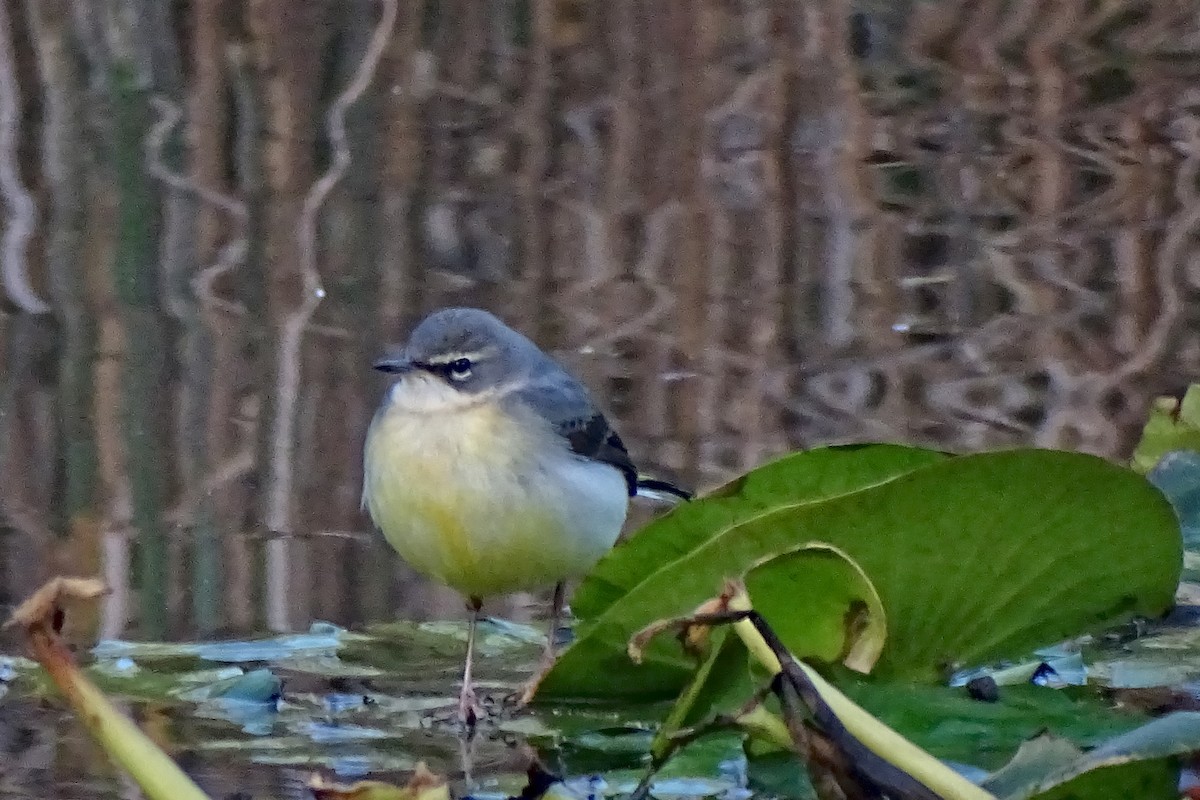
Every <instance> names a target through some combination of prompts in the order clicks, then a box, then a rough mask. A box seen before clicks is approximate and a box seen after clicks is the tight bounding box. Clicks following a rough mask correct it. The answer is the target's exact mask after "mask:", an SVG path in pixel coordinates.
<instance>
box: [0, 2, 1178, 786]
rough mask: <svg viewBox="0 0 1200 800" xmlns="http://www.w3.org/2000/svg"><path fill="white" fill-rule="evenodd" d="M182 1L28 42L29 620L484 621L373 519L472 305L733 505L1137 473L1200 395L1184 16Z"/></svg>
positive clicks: (1072, 9)
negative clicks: (63, 608) (396, 390)
mask: <svg viewBox="0 0 1200 800" xmlns="http://www.w3.org/2000/svg"><path fill="white" fill-rule="evenodd" d="M150 5H151V6H154V9H157V10H153V9H152V12H153V13H151V12H147V14H146V15H145V16H144V18H142V17H139V16H138V15H137V14H133V13H130V14H124V15H122V14H112V15H105V14H100V13H97V12H96V11H95V9H92V7H91V5H90V4H86V3H83V4H71V3H68V2H49V1H47V2H28V3H25V4H7V5H6V6H5V9H6V10H5V12H4V13H5V16H6V17H7V19H6V20H5V21H4V24H3V25H0V134H4V135H0V173H2V174H0V195H3V199H4V201H5V202H4V208H5V211H6V214H7V216H6V224H7V228H6V235H5V247H4V251H3V254H2V258H0V261H2V262H3V263H2V264H0V266H2V267H3V269H2V271H0V278H2V282H3V289H4V291H5V297H6V298H7V300H8V302H9V303H11V304H12V305H11V306H10V308H9V311H8V312H6V313H5V314H4V316H3V317H2V318H0V353H2V357H3V369H2V372H0V428H2V430H0V509H2V511H3V517H2V520H0V523H2V526H3V527H0V576H2V577H0V613H3V612H4V609H5V608H7V606H8V605H9V604H11V603H12V602H13V601H14V600H16V599H17V598H19V597H21V596H23V595H25V594H26V593H28V592H29V591H30V590H31V589H32V588H34V587H35V586H36V585H37V584H38V583H39V582H40V581H41V580H42V579H43V578H44V577H45V576H47V575H49V574H52V573H55V572H71V573H97V574H102V575H104V576H105V577H106V579H107V580H108V581H109V582H110V584H111V585H112V586H113V587H114V588H115V590H116V591H115V592H114V594H113V595H112V596H111V598H110V599H109V600H108V601H107V603H106V604H105V605H104V606H103V608H102V609H101V610H100V611H99V612H98V613H97V616H96V618H95V619H93V620H89V621H84V622H83V623H82V624H81V626H80V627H81V628H82V630H81V632H80V640H81V641H86V640H89V639H90V638H94V637H95V635H96V634H101V635H104V636H118V635H120V636H124V637H136V636H141V637H153V638H181V637H194V636H218V635H239V634H244V633H247V632H250V631H257V630H264V629H271V630H295V629H303V628H306V627H307V626H308V624H309V622H310V621H311V620H313V619H324V620H329V621H332V622H335V623H339V624H343V625H358V624H362V623H364V622H367V621H371V620H380V619H388V618H392V617H395V616H397V615H399V616H407V617H418V618H423V617H442V616H454V615H458V614H459V613H460V601H459V599H458V598H457V597H455V596H454V595H453V594H452V593H450V592H449V591H446V590H442V589H440V588H438V587H432V586H429V585H428V584H426V583H424V582H423V581H421V580H420V579H419V578H417V577H415V576H414V575H413V574H412V573H411V572H410V571H409V570H407V569H406V568H405V567H404V566H403V565H401V564H400V563H398V560H397V559H396V557H395V556H394V554H393V553H392V552H391V551H390V550H389V549H388V548H387V547H386V546H385V545H383V544H382V542H381V541H380V540H379V539H378V537H376V536H375V535H373V534H372V533H371V532H370V531H369V530H368V527H367V520H366V518H365V516H364V515H363V514H362V513H361V512H360V510H359V507H358V504H359V491H360V484H359V479H360V472H361V467H360V447H361V442H362V439H363V435H364V431H365V427H366V424H367V422H368V420H369V418H370V415H371V413H372V410H373V406H374V404H375V400H376V397H377V395H378V393H379V391H380V390H381V389H382V384H381V383H380V378H379V377H378V376H376V375H374V374H373V373H371V371H370V370H369V369H368V365H369V363H370V361H371V359H372V358H373V357H374V356H375V355H376V353H377V352H378V351H379V349H380V347H381V346H382V345H383V344H384V343H386V342H389V341H396V340H398V339H400V338H402V336H403V334H404V332H405V331H406V330H407V329H408V327H409V326H410V325H411V324H412V323H413V322H414V321H415V320H417V319H419V318H420V317H421V316H423V315H424V314H425V313H427V312H428V311H429V310H431V309H433V308H436V307H440V306H445V305H449V304H472V305H480V306H484V307H487V308H489V309H491V310H494V311H496V312H497V313H499V314H500V315H501V316H502V317H504V318H505V319H506V320H507V321H508V322H509V323H510V324H512V325H514V326H515V327H518V328H519V329H521V330H523V331H524V332H526V333H527V334H529V335H530V336H531V337H533V338H534V339H536V340H537V341H538V342H539V343H541V344H543V345H544V346H546V347H547V349H550V350H552V351H553V352H554V354H555V355H556V356H558V357H559V358H561V359H562V360H563V361H564V362H566V363H567V364H569V365H570V366H571V367H573V368H574V369H575V370H576V371H577V372H578V373H579V374H580V376H581V377H582V378H583V379H584V380H585V381H586V382H587V383H588V384H589V385H590V386H591V387H592V389H593V390H594V391H595V393H596V394H597V396H598V397H600V398H604V399H605V400H606V401H607V403H608V405H609V407H610V409H611V411H612V412H613V417H614V420H615V423H616V425H617V427H618V428H619V430H620V431H621V432H622V434H623V436H624V438H625V440H626V442H627V443H628V444H629V445H630V449H631V450H632V452H633V454H634V456H635V457H636V459H637V460H639V461H640V462H641V463H642V464H643V465H644V466H645V467H647V468H650V469H654V470H659V471H662V472H664V473H666V474H667V475H669V476H672V477H676V478H678V479H680V480H682V481H684V482H686V483H692V484H695V485H699V486H705V485H711V484H713V483H715V482H716V481H719V480H721V479H723V478H725V477H727V476H729V475H730V474H733V473H735V472H737V471H740V470H744V469H746V468H748V467H750V466H752V465H754V464H757V463H759V462H761V461H762V460H763V459H765V458H768V457H770V456H771V455H772V454H774V453H779V452H782V451H784V450H787V449H790V448H795V447H800V446H810V445H814V444H818V443H823V442H833V441H854V440H897V441H906V442H917V443H923V444H930V445H935V446H939V447H944V448H948V449H952V450H975V449H980V448H992V447H1001V446H1009V445H1015V444H1021V443H1033V444H1037V445H1042V446H1062V447H1069V448H1076V449H1083V450H1087V451H1091V452H1095V453H1099V454H1102V455H1106V456H1111V457H1120V456H1123V455H1125V454H1126V453H1127V452H1128V451H1129V449H1130V447H1131V443H1132V441H1133V437H1134V435H1135V434H1136V431H1137V428H1138V425H1139V422H1140V420H1141V418H1142V417H1143V415H1144V412H1145V409H1146V406H1147V404H1148V402H1149V400H1150V398H1151V397H1152V396H1154V395H1155V394H1156V393H1160V392H1163V391H1169V390H1175V389H1177V388H1179V387H1180V386H1182V385H1183V384H1184V383H1186V382H1187V381H1188V380H1189V379H1194V378H1195V377H1196V376H1197V375H1200V325H1198V324H1197V323H1198V322H1200V319H1198V318H1200V302H1197V300H1198V291H1200V270H1198V268H1197V264H1200V260H1198V258H1197V256H1198V246H1197V245H1198V234H1200V197H1198V195H1197V191H1198V184H1197V179H1196V176H1197V170H1198V168H1200V96H1197V95H1196V93H1195V90H1194V87H1195V85H1196V82H1197V79H1198V78H1200V74H1198V68H1197V60H1196V55H1197V50H1196V41H1198V40H1200V39H1198V37H1200V27H1198V26H1200V18H1198V17H1197V16H1196V14H1195V12H1194V10H1193V9H1191V8H1190V7H1189V6H1188V4H1186V3H1174V4H1173V3H1154V4H1149V5H1146V4H1141V3H1134V2H1123V0H1118V2H1112V3H1104V4H1091V5H1087V4H1084V5H1081V4H1078V3H1057V4H1056V3H1042V4H1039V3H1026V4H1022V5H1021V6H1020V9H1018V10H1015V11H1014V10H1013V9H1010V8H1009V5H1008V4H1004V3H983V4H975V5H971V4H966V5H963V4H949V5H947V4H944V3H943V4H908V3H891V4H889V3H873V2H845V1H844V0H823V1H822V2H817V3H809V4H807V5H805V6H804V8H803V9H799V8H797V9H796V10H792V9H787V10H784V9H782V8H781V9H775V8H773V7H770V6H769V4H762V3H755V2H749V3H739V4H716V5H712V4H708V5H705V4H701V6H703V9H704V10H702V11H701V10H697V9H698V8H699V7H697V8H696V9H694V8H692V7H691V6H688V5H687V4H683V5H679V6H674V5H672V6H671V7H670V8H661V9H660V8H658V7H654V8H651V7H650V6H648V5H646V4H643V3H639V2H636V1H634V0H628V1H626V0H622V1H621V2H617V3H614V4H600V5H594V4H579V3H571V2H557V1H556V2H551V3H533V4H527V3H521V2H503V1H502V2H492V3H475V2H429V3H399V4H396V3H392V2H375V0H356V1H355V2H353V3H349V4H329V3H307V4H300V5H295V4H293V3H291V0H279V2H263V3H253V4H248V5H246V7H245V8H239V9H238V10H237V11H236V14H237V15H238V16H239V19H240V21H239V22H238V24H236V25H233V24H232V23H231V24H229V25H227V24H226V23H225V22H222V19H223V11H222V9H224V6H223V5H222V4H220V3H210V2H201V0H195V1H194V2H186V3H176V4H174V5H173V6H171V7H170V8H169V9H168V8H167V6H165V5H164V6H162V7H161V8H159V7H158V6H157V5H155V4H150ZM710 5H711V6H712V7H709V6H710ZM381 9H382V11H383V14H384V16H382V17H381ZM224 10H225V11H228V10H229V9H224ZM391 11H396V12H397V13H398V18H397V19H396V21H395V23H394V26H392V27H391V29H388V30H385V29H384V28H382V27H380V25H379V23H380V20H381V19H384V20H386V19H387V17H386V14H388V13H391ZM230 13H234V12H230ZM172 15H175V16H174V17H172ZM133 19H138V25H136V26H132V27H130V25H131V23H130V20H133ZM373 42H374V44H373ZM379 44H382V45H383V47H382V49H381V50H380V49H378V47H376V45H379ZM318 54H319V55H320V56H321V57H319V58H318ZM375 58H377V63H376V62H373V61H372V59H375ZM365 67H370V68H372V69H370V70H368V72H369V73H370V74H366V73H365V72H363V70H364V68H365ZM5 74H10V75H11V78H12V80H7V79H5V77H4V76H5ZM359 75H361V76H363V77H367V78H370V80H369V82H367V83H365V84H363V83H362V82H361V81H356V76H359ZM356 83H357V84H358V86H357V88H358V89H361V94H360V95H359V96H358V97H357V98H356V101H355V102H354V103H353V104H351V105H350V106H349V107H348V110H347V112H346V116H345V120H344V122H345V144H346V146H347V148H348V149H347V150H346V153H347V154H349V156H350V160H349V161H348V162H346V163H344V164H343V163H342V162H340V161H339V160H338V159H337V158H336V153H337V152H338V147H339V143H340V142H341V139H340V137H339V136H338V135H336V130H335V129H334V128H331V127H328V126H327V123H326V119H325V116H324V115H325V113H326V111H327V110H328V109H330V108H331V107H334V106H335V105H337V103H336V100H337V97H338V96H339V95H340V94H342V93H343V92H349V94H347V95H346V97H345V98H343V99H354V98H351V97H350V95H351V94H353V92H351V90H352V89H354V88H355V85H356ZM18 164H19V166H20V168H19V169H13V168H12V167H13V165H18ZM343 167H344V171H342V172H338V171H337V170H340V169H342V168H343ZM330 169H334V170H335V171H334V172H327V170H330ZM322 175H330V176H332V177H333V178H336V179H337V180H336V182H335V183H334V184H333V185H332V190H331V191H329V193H328V194H323V193H322V192H323V191H324V190H323V189H320V188H319V187H320V184H319V179H320V178H321V176H322ZM318 286H319V287H321V289H322V291H323V296H322V297H318V295H317V294H316V293H315V291H314V290H315V288H316V287H318ZM43 304H44V305H45V306H46V307H48V308H50V309H51V312H52V313H50V314H39V313H36V312H39V311H42V310H43ZM17 307H19V308H23V309H25V311H27V312H31V313H24V312H20V313H19V312H17V311H15V310H14V309H15V308H17ZM491 608H492V609H493V610H495V611H499V612H503V613H509V612H513V613H516V614H517V615H518V616H520V615H523V614H527V613H528V612H527V610H525V599H521V598H518V599H517V600H515V601H510V603H509V604H508V605H503V604H499V605H494V606H492V607H491ZM53 731H54V733H53V734H52V735H47V734H46V731H44V730H43V731H40V732H39V733H37V735H36V736H32V739H31V738H30V737H29V736H27V735H26V734H23V733H21V732H20V731H17V732H16V733H14V734H13V735H14V736H16V737H17V739H18V740H20V741H22V742H26V744H25V745H21V744H6V745H5V746H4V747H0V751H5V752H7V753H9V754H10V755H9V756H8V758H9V760H10V761H11V760H12V758H11V754H12V753H13V752H18V751H19V752H21V753H23V754H24V755H21V756H20V758H19V759H18V760H19V761H21V762H22V763H26V764H28V763H33V762H35V761H37V759H38V758H39V756H35V755H29V754H30V753H33V752H34V751H38V747H39V746H40V745H38V742H55V741H58V734H59V733H60V729H59V727H58V723H57V722H55V723H54V726H53ZM39 752H40V751H39ZM81 780H83V779H82V778H81ZM28 785H29V786H33V785H34V784H28ZM81 791H82V790H81ZM84 793H85V794H86V792H84Z"/></svg>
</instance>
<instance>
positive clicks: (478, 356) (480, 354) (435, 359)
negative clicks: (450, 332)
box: [421, 347, 496, 365]
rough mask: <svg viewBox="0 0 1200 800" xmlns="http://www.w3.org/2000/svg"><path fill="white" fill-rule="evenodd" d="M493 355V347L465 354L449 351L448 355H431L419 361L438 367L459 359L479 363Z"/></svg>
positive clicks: (494, 349)
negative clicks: (437, 365)
mask: <svg viewBox="0 0 1200 800" xmlns="http://www.w3.org/2000/svg"><path fill="white" fill-rule="evenodd" d="M495 354H496V348H495V347H484V348H481V349H479V350H470V351H466V352H462V351H450V352H448V353H438V354H437V355H432V356H430V357H429V358H424V359H421V360H422V361H423V362H424V363H426V364H439V365H440V364H449V363H451V362H452V361H458V360H459V359H460V358H465V359H467V360H468V361H480V360H482V359H485V358H488V357H489V356H494V355H495Z"/></svg>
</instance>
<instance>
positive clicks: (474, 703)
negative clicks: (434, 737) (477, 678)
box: [458, 683, 485, 731]
mask: <svg viewBox="0 0 1200 800" xmlns="http://www.w3.org/2000/svg"><path fill="white" fill-rule="evenodd" d="M484 714H485V712H484V710H483V706H482V705H480V704H479V700H478V699H477V698H476V697H475V687H474V686H472V685H471V684H470V683H464V684H463V687H462V691H461V692H459V694H458V719H459V721H460V722H462V724H463V726H464V727H465V728H466V729H467V730H468V731H473V730H475V725H476V724H477V723H478V722H479V720H481V719H483V717H484Z"/></svg>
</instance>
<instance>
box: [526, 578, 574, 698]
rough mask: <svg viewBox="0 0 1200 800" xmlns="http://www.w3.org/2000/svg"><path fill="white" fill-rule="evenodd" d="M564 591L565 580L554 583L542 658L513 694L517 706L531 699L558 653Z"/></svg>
mask: <svg viewBox="0 0 1200 800" xmlns="http://www.w3.org/2000/svg"><path fill="white" fill-rule="evenodd" d="M566 593H567V585H566V583H565V582H563V581H559V582H558V583H556V584H555V585H554V599H553V600H551V601H550V627H549V628H548V629H547V630H546V647H545V649H544V650H542V660H541V663H540V664H539V665H538V668H537V671H536V672H534V673H533V677H532V678H530V679H529V680H528V681H526V682H525V685H524V686H522V687H521V688H520V689H519V690H518V691H517V692H516V693H515V694H514V695H513V698H514V701H515V702H516V704H517V706H518V707H520V706H524V705H525V704H527V703H528V702H529V701H530V700H532V699H533V695H534V693H535V692H536V691H537V687H538V684H539V683H541V682H542V678H543V677H544V676H545V675H546V673H547V672H549V671H550V668H551V667H553V666H554V657H555V656H556V655H557V654H558V647H557V646H556V644H555V639H557V638H558V623H559V621H560V620H561V619H562V611H563V601H564V600H565V599H566Z"/></svg>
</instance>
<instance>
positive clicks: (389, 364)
mask: <svg viewBox="0 0 1200 800" xmlns="http://www.w3.org/2000/svg"><path fill="white" fill-rule="evenodd" d="M371 366H372V367H374V368H375V369H377V370H379V371H380V372H386V373H388V374H389V375H403V374H404V373H406V372H412V370H413V369H414V366H415V365H414V364H413V362H412V359H410V358H405V357H404V356H385V357H384V358H381V359H378V360H377V361H376V362H375V363H374V364H372V365H371Z"/></svg>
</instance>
